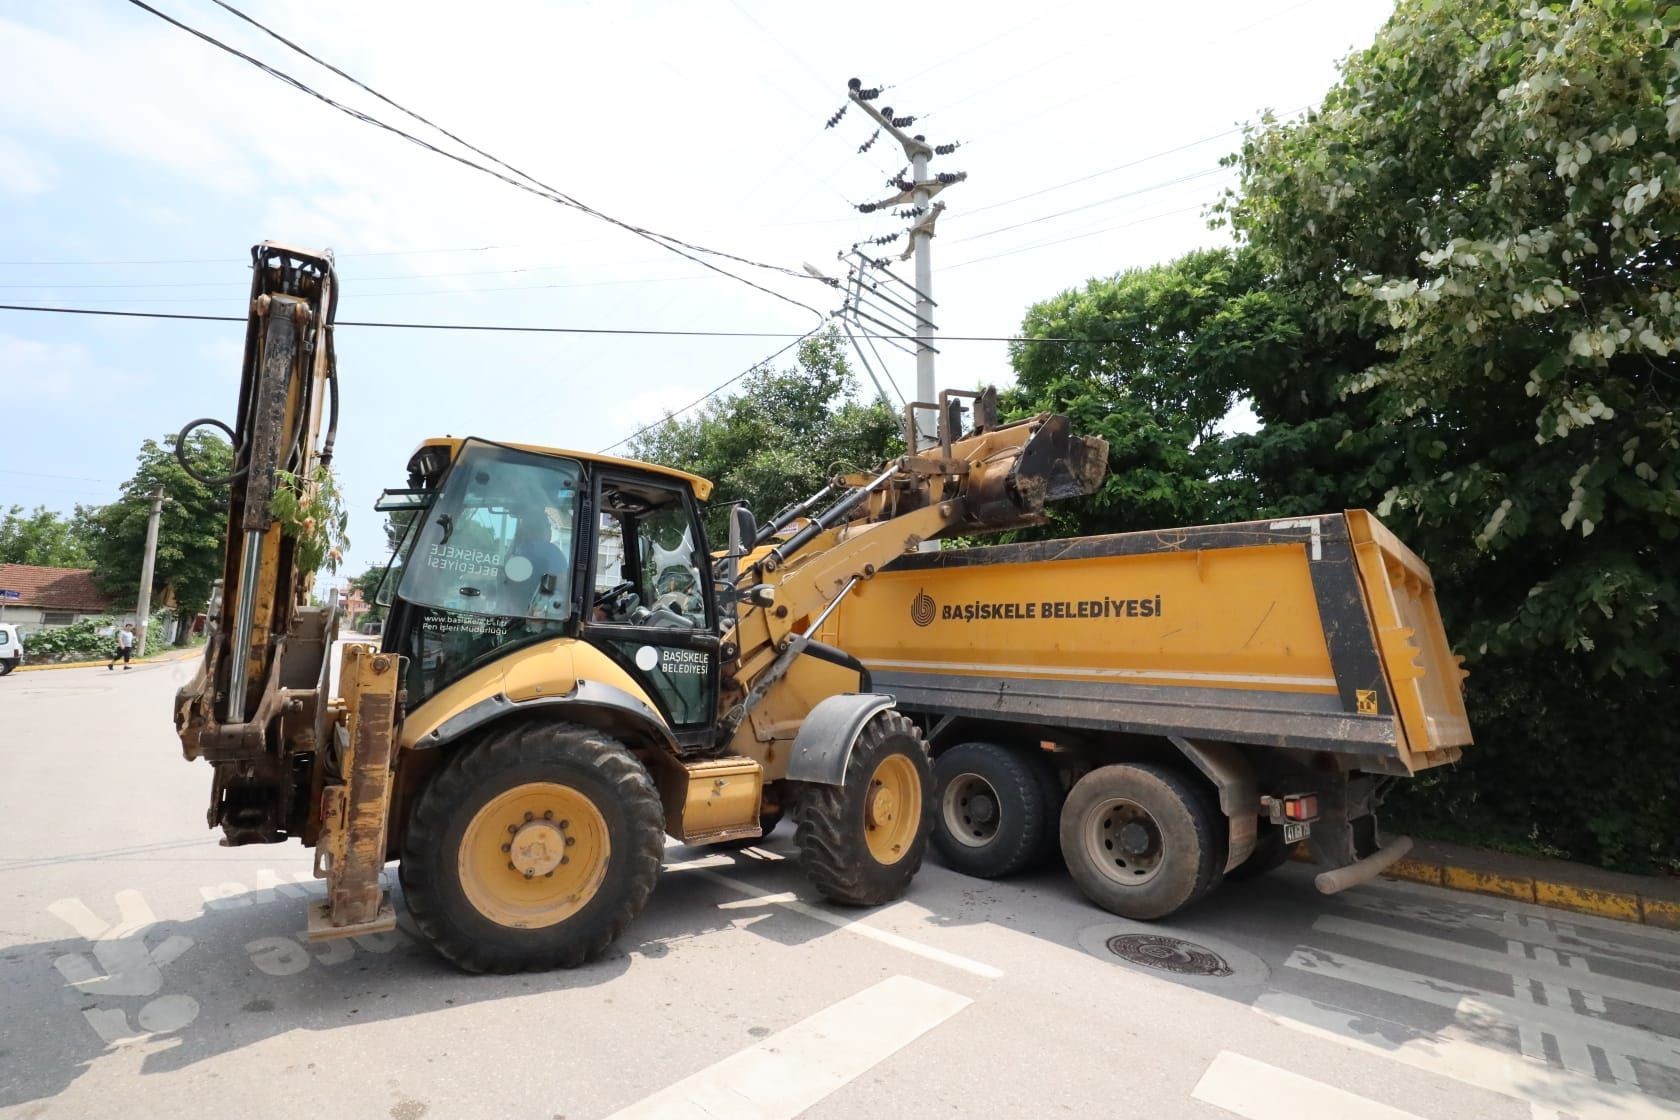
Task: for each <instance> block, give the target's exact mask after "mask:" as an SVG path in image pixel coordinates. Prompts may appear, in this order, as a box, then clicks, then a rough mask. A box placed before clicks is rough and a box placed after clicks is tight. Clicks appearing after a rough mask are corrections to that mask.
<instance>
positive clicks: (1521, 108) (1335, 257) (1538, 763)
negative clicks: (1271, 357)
mask: <svg viewBox="0 0 1680 1120" xmlns="http://www.w3.org/2000/svg"><path fill="white" fill-rule="evenodd" d="M1677 27H1680V5H1675V4H1667V3H1665V4H1660V5H1659V4H1654V3H1652V2H1651V0H1598V2H1589V3H1578V4H1573V5H1563V4H1530V3H1527V2H1526V0H1523V2H1519V0H1465V2H1461V3H1455V4H1443V3H1439V2H1438V0H1404V2H1402V3H1401V4H1400V6H1399V8H1398V10H1397V11H1396V13H1395V15H1394V16H1393V18H1392V19H1391V21H1390V22H1389V24H1388V25H1387V26H1386V27H1385V28H1384V30H1383V31H1382V32H1381V33H1380V34H1379V35H1378V37H1377V40H1376V42H1375V43H1374V44H1373V45H1372V46H1371V47H1370V48H1369V49H1368V50H1366V51H1364V52H1361V53H1358V54H1356V55H1354V56H1352V57H1351V58H1350V59H1349V60H1348V61H1347V63H1346V64H1345V65H1344V69H1343V74H1342V79H1341V81H1340V83H1339V84H1338V85H1337V86H1336V87H1335V88H1334V89H1333V90H1332V91H1331V92H1330V94H1329V95H1328V96H1327V97H1326V99H1325V101H1324V104H1323V106H1322V107H1321V108H1320V109H1319V110H1318V111H1317V112H1314V113H1312V114H1309V115H1308V117H1307V118H1306V119H1305V120H1304V121H1302V122H1299V123H1295V124H1287V125H1280V124H1275V123H1268V124H1266V125H1264V126H1263V127H1261V128H1259V129H1257V130H1255V131H1253V132H1252V133H1251V134H1250V135H1249V136H1248V138H1247V139H1246V141H1245V143H1244V146H1243V150H1242V152H1241V154H1240V156H1239V157H1237V161H1236V162H1237V163H1238V165H1239V167H1240V170H1241V181H1240V189H1239V192H1238V193H1237V194H1236V195H1234V196H1233V197H1232V199H1230V200H1229V202H1228V205H1227V208H1226V209H1227V213H1228V215H1229V218H1230V220H1231V222H1232V224H1233V225H1234V227H1235V229H1236V230H1237V231H1238V233H1239V234H1240V235H1241V236H1242V237H1243V238H1244V239H1245V242H1246V244H1247V246H1248V248H1249V249H1250V250H1251V251H1253V252H1254V253H1256V254H1257V259H1258V261H1259V263H1260V265H1261V267H1262V269H1263V270H1264V274H1265V276H1266V283H1267V286H1268V287H1270V288H1272V289H1273V290H1274V291H1275V292H1277V293H1280V294H1281V295H1282V297H1283V298H1287V300H1289V301H1290V302H1291V303H1292V304H1293V306H1295V307H1297V308H1299V309H1301V314H1300V317H1299V319H1300V321H1301V322H1302V323H1303V325H1304V327H1305V331H1304V335H1303V339H1302V344H1303V348H1304V352H1305V354H1306V355H1307V357H1308V358H1309V360H1308V361H1307V362H1306V363H1305V364H1304V365H1303V366H1302V367H1301V368H1299V369H1296V370H1293V371H1286V372H1280V371H1271V372H1270V375H1269V376H1267V371H1264V370H1260V371H1257V372H1259V373H1260V374H1261V376H1259V377H1257V378H1255V379H1254V380H1253V381H1252V382H1251V383H1250V385H1249V386H1248V389H1249V392H1250V393H1251V395H1252V396H1253V399H1254V401H1255V408H1256V412H1257V413H1258V415H1259V416H1260V418H1261V420H1262V422H1263V424H1264V427H1263V429H1262V431H1261V433H1260V434H1259V435H1258V436H1256V437H1254V438H1253V439H1251V440H1249V441H1246V443H1245V444H1243V445H1241V446H1240V447H1239V448H1238V450H1239V451H1240V453H1241V467H1242V469H1243V471H1244V472H1245V473H1246V474H1248V475H1249V476H1250V478H1251V479H1252V480H1253V481H1254V483H1255V485H1256V487H1257V488H1258V490H1259V491H1260V492H1261V493H1262V494H1263V495H1267V496H1268V497H1269V498H1270V499H1271V500H1272V501H1273V502H1275V503H1276V504H1277V505H1278V506H1285V505H1288V504H1289V503H1290V502H1291V501H1292V500H1295V499H1297V498H1298V497H1299V496H1300V495H1302V494H1306V495H1308V496H1309V497H1310V500H1311V501H1312V502H1313V503H1315V504H1318V505H1320V506H1322V505H1324V504H1328V503H1326V502H1324V501H1323V499H1324V498H1329V497H1333V496H1337V495H1339V496H1340V498H1341V500H1342V501H1344V502H1346V503H1348V504H1364V503H1371V504H1375V505H1377V507H1378V512H1379V514H1381V515H1382V516H1383V517H1385V519H1387V520H1388V522H1389V524H1390V525H1391V527H1392V528H1394V529H1395V530H1396V531H1398V532H1399V533H1400V535H1401V536H1402V537H1404V538H1405V539H1406V540H1407V541H1408V542H1410V543H1411V544H1412V545H1413V546H1414V547H1416V548H1417V549H1418V550H1419V551H1420V552H1421V553H1422V554H1423V555H1424V556H1425V558H1426V559H1428V560H1429V562H1430V564H1431V566H1432V568H1433V570H1434V572H1435V575H1436V578H1437V582H1438V585H1439V593H1440V597H1441V599H1442V601H1443V606H1444V608H1445V610H1446V613H1447V617H1448V623H1449V626H1450V628H1451V631H1452V634H1453V637H1454V639H1455V641H1456V642H1457V643H1458V645H1459V646H1460V648H1462V649H1463V650H1465V652H1466V653H1467V654H1468V655H1469V659H1470V668H1471V670H1472V676H1471V678H1470V696H1471V700H1472V705H1473V716H1474V718H1475V721H1476V724H1477V727H1478V734H1479V738H1480V740H1481V741H1480V743H1479V745H1478V747H1477V748H1476V749H1475V750H1474V751H1472V752H1470V753H1469V754H1468V755H1467V764H1466V766H1465V768H1464V769H1463V770H1462V771H1461V772H1459V773H1457V774H1454V775H1452V776H1450V777H1448V778H1447V779H1445V780H1444V781H1442V782H1441V783H1439V789H1438V790H1436V791H1435V794H1434V796H1435V800H1433V801H1432V802H1430V803H1429V804H1428V805H1427V806H1423V807H1421V808H1427V809H1429V810H1431V811H1434V812H1436V813H1437V814H1438V815H1440V816H1442V817H1447V816H1450V817H1451V818H1452V819H1454V820H1455V821H1457V822H1458V823H1460V824H1465V823H1475V824H1478V825H1482V826H1485V827H1487V828H1496V829H1499V830H1501V831H1502V832H1503V833H1504V834H1505V835H1507V836H1510V837H1527V838H1531V839H1533V840H1536V841H1538V842H1540V843H1543V844H1546V845H1550V846H1553V847H1556V848H1558V849H1560V850H1565V851H1569V852H1572V853H1575V854H1578V855H1582V856H1588V857H1597V858H1600V859H1602V860H1603V861H1605V862H1607V863H1612V864H1623V865H1628V866H1646V865H1649V863H1650V862H1651V861H1653V860H1658V861H1660V860H1670V861H1673V860H1677V859H1680V843H1677V841H1676V839H1675V830H1674V828H1673V822H1674V820H1675V819H1676V814H1677V813H1680V768H1677V767H1675V766H1674V764H1673V760H1674V758H1675V757H1676V755H1677V753H1680V721H1677V720H1676V719H1675V717H1676V716H1677V715H1680V699H1677V696H1680V692H1677V690H1676V689H1675V688H1674V685H1673V681H1674V674H1675V670H1676V668H1677V667H1680V624H1677V619H1676V612H1677V611H1680V564H1676V562H1675V560H1674V557H1675V555H1676V554H1677V553H1676V549H1677V547H1680V546H1677V540H1680V422H1677V421H1676V418H1675V415H1674V410H1673V401H1674V399H1675V394H1676V392H1677V391H1680V365H1677V363H1676V359H1675V350H1676V349H1677V348H1680V306H1677V305H1676V299H1675V289H1676V286H1677V284H1680V273H1677V272H1676V271H1675V264H1676V261H1677V257H1680V208H1677V207H1676V205H1675V203H1676V201H1677V199H1680V164H1677V161H1676V158H1675V153H1676V147H1677V139H1680V67H1677V66H1676V62H1675V58H1676V56H1675V36H1674V31H1675V29H1676V28H1677ZM1303 464H1306V465H1310V467H1311V468H1312V469H1313V471H1314V472H1315V473H1317V474H1318V476H1319V479H1320V480H1319V481H1317V482H1316V483H1313V482H1308V481H1307V480H1305V479H1303V478H1301V477H1300V475H1301V468H1302V465H1303ZM1415 808H1417V807H1416V806H1415Z"/></svg>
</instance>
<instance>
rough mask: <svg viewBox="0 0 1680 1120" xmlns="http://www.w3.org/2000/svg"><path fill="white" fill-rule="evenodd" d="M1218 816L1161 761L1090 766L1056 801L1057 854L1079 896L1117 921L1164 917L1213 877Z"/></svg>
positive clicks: (1219, 858) (1219, 838)
mask: <svg viewBox="0 0 1680 1120" xmlns="http://www.w3.org/2000/svg"><path fill="white" fill-rule="evenodd" d="M1223 820H1224V819H1223V818H1222V817H1221V816H1220V815H1219V812H1218V809H1217V807H1216V806H1215V805H1214V804H1213V803H1212V799H1211V798H1210V797H1208V796H1206V795H1205V794H1204V793H1203V792H1202V791H1201V790H1200V789H1198V788H1197V787H1196V785H1195V784H1194V783H1193V782H1192V781H1191V779H1189V778H1187V777H1185V776H1184V775H1182V774H1180V773H1178V772H1177V771H1175V770H1170V769H1168V768H1166V767H1164V766H1154V765H1149V764H1146V763H1125V764H1122V765H1118V766H1103V767H1100V768H1098V769H1096V770H1092V771H1091V772H1090V773H1089V774H1086V775H1085V776H1084V777H1083V778H1081V779H1079V781H1078V782H1077V783H1075V785H1074V787H1073V789H1072V791H1071V792H1069V794H1068V798H1067V803H1066V804H1065V805H1063V806H1062V819H1061V829H1060V831H1061V843H1062V858H1063V859H1064V860H1065V861H1066V863H1067V867H1068V871H1069V873H1070V874H1072V876H1073V880H1074V882H1075V883H1077V884H1078V885H1079V889H1080V890H1081V891H1082V892H1083V893H1084V895H1085V897H1086V898H1088V899H1090V900H1091V901H1092V902H1094V903H1096V904H1097V905H1098V906H1101V907H1102V908H1103V909H1104V910H1107V911H1109V912H1110V913H1114V914H1119V915H1120V916H1121V917H1123V918H1136V919H1139V920H1142V921H1150V920H1153V919H1156V918H1165V917H1167V916H1169V915H1171V914H1175V913H1177V912H1178V911H1180V910H1182V909H1184V907H1186V906H1188V905H1190V904H1191V903H1192V902H1195V901H1196V900H1197V899H1199V898H1201V897H1202V896H1203V895H1205V894H1207V893H1208V891H1210V890H1212V889H1213V888H1214V887H1215V886H1216V885H1218V883H1219V881H1220V872H1221V870H1222V865H1223V863H1224V859H1225V844H1224V840H1223V835H1224V832H1223Z"/></svg>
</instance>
